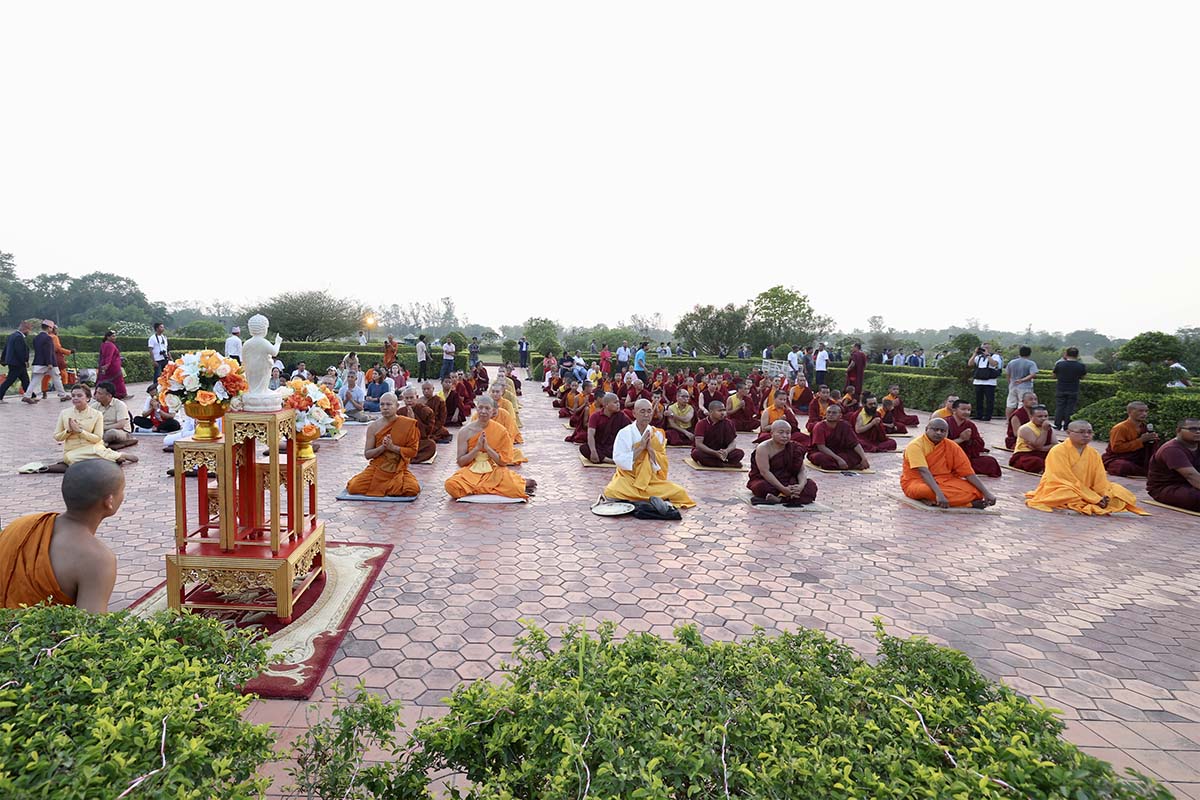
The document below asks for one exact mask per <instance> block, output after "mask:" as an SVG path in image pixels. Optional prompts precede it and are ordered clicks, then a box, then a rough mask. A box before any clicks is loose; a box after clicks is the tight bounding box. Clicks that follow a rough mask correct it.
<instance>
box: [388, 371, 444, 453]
mask: <svg viewBox="0 0 1200 800" xmlns="http://www.w3.org/2000/svg"><path fill="white" fill-rule="evenodd" d="M400 399H401V400H402V401H403V402H402V403H401V404H400V409H399V411H398V412H397V413H398V414H401V415H403V416H405V417H408V418H409V419H412V420H414V421H415V422H416V423H417V430H418V431H419V432H420V434H421V443H420V444H419V445H417V454H416V455H415V456H413V459H412V460H413V462H414V463H416V464H423V463H425V462H426V461H429V459H431V458H433V457H434V456H435V455H437V441H436V440H435V439H434V438H433V433H434V431H435V430H436V429H437V420H436V419H435V418H434V416H433V411H432V410H431V409H430V408H429V406H427V405H425V403H423V402H422V399H421V395H420V393H419V392H418V391H417V387H415V386H405V387H404V391H402V392H401V393H400Z"/></svg>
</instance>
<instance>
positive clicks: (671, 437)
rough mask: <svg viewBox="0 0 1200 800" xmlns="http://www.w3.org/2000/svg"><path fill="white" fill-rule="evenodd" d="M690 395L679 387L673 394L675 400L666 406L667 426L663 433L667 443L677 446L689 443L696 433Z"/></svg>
mask: <svg viewBox="0 0 1200 800" xmlns="http://www.w3.org/2000/svg"><path fill="white" fill-rule="evenodd" d="M691 400H692V398H691V395H690V394H689V392H688V390H687V389H680V390H679V393H678V394H676V395H675V402H674V403H672V404H671V405H669V406H667V409H666V412H665V415H666V422H667V427H666V429H665V430H664V433H665V434H666V436H667V444H669V445H672V446H675V447H679V446H685V445H689V444H691V443H692V442H693V441H694V440H695V438H696V434H695V433H694V432H693V430H692V429H693V428H694V427H695V426H696V409H695V407H694V406H692V404H691ZM650 416H651V421H652V422H653V417H654V414H653V407H651V415H650Z"/></svg>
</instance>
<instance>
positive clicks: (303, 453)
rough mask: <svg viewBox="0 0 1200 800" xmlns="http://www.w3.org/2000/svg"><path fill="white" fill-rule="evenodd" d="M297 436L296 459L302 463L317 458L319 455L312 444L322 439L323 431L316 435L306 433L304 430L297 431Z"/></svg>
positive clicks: (318, 431)
mask: <svg viewBox="0 0 1200 800" xmlns="http://www.w3.org/2000/svg"><path fill="white" fill-rule="evenodd" d="M295 436H296V458H298V459H300V460H301V461H306V460H308V459H310V458H316V457H317V454H316V453H315V452H313V449H312V443H313V442H315V441H316V440H317V439H320V438H321V431H320V430H319V429H318V430H317V431H316V432H314V433H305V432H304V431H303V430H297V431H296V434H295Z"/></svg>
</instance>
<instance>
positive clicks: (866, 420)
mask: <svg viewBox="0 0 1200 800" xmlns="http://www.w3.org/2000/svg"><path fill="white" fill-rule="evenodd" d="M854 433H855V435H856V436H858V443H859V444H861V445H862V449H863V450H864V451H866V452H868V453H890V452H891V451H893V450H895V449H896V440H895V439H892V438H890V437H889V436H888V435H887V432H886V431H884V429H883V417H882V416H881V415H880V413H879V406H878V403H877V402H876V400H875V395H873V394H871V393H870V392H865V393H864V394H863V396H862V409H861V410H860V411H859V412H858V413H857V414H855V415H854Z"/></svg>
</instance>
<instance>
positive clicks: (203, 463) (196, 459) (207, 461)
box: [183, 450, 217, 472]
mask: <svg viewBox="0 0 1200 800" xmlns="http://www.w3.org/2000/svg"><path fill="white" fill-rule="evenodd" d="M200 467H208V469H209V470H211V471H213V472H216V471H217V454H216V453H215V452H213V451H212V450H184V451H183V469H184V471H185V472H187V471H189V470H193V469H199V468H200Z"/></svg>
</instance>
